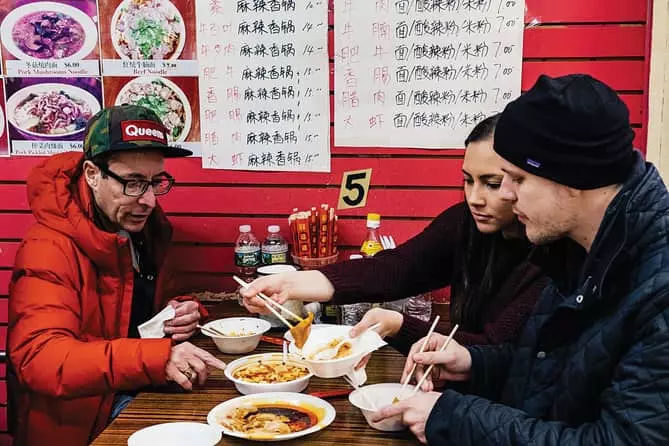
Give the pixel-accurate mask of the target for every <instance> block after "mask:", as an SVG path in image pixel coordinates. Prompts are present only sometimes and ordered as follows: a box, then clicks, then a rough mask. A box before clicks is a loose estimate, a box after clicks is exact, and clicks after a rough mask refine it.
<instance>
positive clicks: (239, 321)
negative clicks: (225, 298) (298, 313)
mask: <svg viewBox="0 0 669 446" xmlns="http://www.w3.org/2000/svg"><path fill="white" fill-rule="evenodd" d="M203 327H204V329H203V330H201V331H202V334H204V335H205V336H209V337H210V338H211V339H212V340H213V341H214V344H216V347H218V349H219V350H220V351H221V352H223V353H227V354H240V353H249V352H252V351H253V350H255V349H256V347H258V344H259V343H260V337H261V336H262V335H263V334H264V333H265V332H266V331H267V330H269V329H270V328H271V325H270V323H269V322H267V321H263V320H262V319H258V318H253V317H229V318H225V319H217V320H214V321H210V322H207V323H206V324H204V326H203ZM215 333H220V334H221V335H220V336H217V335H216V334H215Z"/></svg>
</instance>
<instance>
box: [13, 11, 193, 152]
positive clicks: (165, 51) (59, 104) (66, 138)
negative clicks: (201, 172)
mask: <svg viewBox="0 0 669 446" xmlns="http://www.w3.org/2000/svg"><path fill="white" fill-rule="evenodd" d="M195 24H196V21H195V5H194V3H193V0H172V1H170V0H99V1H97V2H96V0H69V1H31V0H0V41H1V43H2V45H1V48H2V60H3V63H2V64H1V65H2V68H3V70H2V72H3V74H4V75H5V76H6V77H3V85H4V87H5V88H4V91H3V92H2V98H3V99H5V101H6V104H7V105H6V107H4V108H3V110H2V111H3V112H6V113H3V116H2V120H3V121H4V123H5V124H6V125H3V126H2V127H3V129H2V130H3V132H5V138H6V139H7V138H8V139H9V141H8V142H6V143H4V145H5V146H7V145H9V147H10V148H11V153H12V154H13V155H49V154H54V153H59V152H63V151H69V150H82V149H83V136H84V132H85V128H86V124H87V122H88V120H89V119H90V118H91V117H92V116H93V115H94V114H95V113H96V112H97V111H99V110H100V109H101V108H102V107H109V106H112V105H118V104H126V103H130V104H138V105H142V106H145V107H148V108H150V109H152V110H153V111H155V112H156V113H157V114H158V116H160V118H161V119H162V121H163V123H164V124H165V126H166V127H167V128H168V130H169V132H170V134H169V140H170V141H171V142H172V144H174V145H175V146H181V147H186V148H188V149H190V150H192V151H193V152H194V153H195V155H196V156H197V155H199V154H200V153H201V148H200V117H199V108H200V106H199V79H198V72H199V70H198V62H197V58H196V50H197V46H196V30H195V26H196V25H195ZM5 116H6V118H5ZM5 127H6V128H5ZM5 130H6V131H5ZM1 137H2V134H1V133H0V138H1ZM2 144H3V143H2V140H0V154H2V150H3V147H2Z"/></svg>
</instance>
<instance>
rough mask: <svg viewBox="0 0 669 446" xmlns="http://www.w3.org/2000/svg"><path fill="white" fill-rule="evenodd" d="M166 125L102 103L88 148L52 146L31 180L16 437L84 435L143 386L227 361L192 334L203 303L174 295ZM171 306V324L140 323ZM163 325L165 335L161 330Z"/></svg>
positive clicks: (16, 324)
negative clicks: (145, 328) (154, 329)
mask: <svg viewBox="0 0 669 446" xmlns="http://www.w3.org/2000/svg"><path fill="white" fill-rule="evenodd" d="M167 134H168V133H167V129H166V128H165V127H164V126H163V124H162V123H161V121H160V119H159V118H158V116H157V115H156V114H155V113H153V112H152V111H150V110H148V109H146V108H143V107H138V106H130V105H124V106H118V107H112V108H108V109H105V110H102V111H101V112H100V113H98V114H97V115H95V116H94V117H93V118H92V119H91V121H90V122H89V124H88V128H87V130H86V136H85V140H84V154H83V156H82V154H80V153H64V154H60V155H54V156H52V157H50V158H49V159H47V160H46V161H44V162H43V163H42V164H40V165H39V166H37V167H36V168H35V169H34V170H33V172H32V173H31V175H30V177H29V178H28V199H29V202H30V207H31V209H32V212H33V215H34V217H35V220H36V223H35V224H34V225H33V226H32V227H31V228H30V230H29V231H28V234H27V235H26V237H25V239H24V240H23V243H22V244H21V247H20V249H19V251H18V253H17V256H16V264H15V269H14V273H13V276H12V282H11V288H10V298H9V312H10V313H9V334H8V352H9V359H10V367H9V369H10V383H9V384H10V395H11V400H10V403H12V406H13V407H12V408H11V410H12V411H13V414H14V415H15V420H16V421H15V423H14V424H15V425H14V426H12V427H13V428H14V431H15V432H14V433H15V441H16V443H15V444H18V445H42V444H63V445H68V446H75V445H85V444H89V443H90V441H91V440H92V439H93V438H94V437H95V436H96V435H98V434H99V433H100V431H102V429H104V427H105V426H106V425H107V423H108V422H109V420H110V419H111V418H113V416H115V415H117V414H118V412H119V411H120V410H121V409H122V408H123V407H125V405H127V404H128V402H129V401H130V400H131V399H132V397H133V395H134V394H135V393H136V392H137V390H138V389H140V388H142V387H145V386H155V385H164V384H166V383H168V382H170V381H173V382H176V383H177V384H179V385H180V386H181V387H183V388H184V389H187V390H190V389H191V388H192V386H193V383H195V382H199V383H204V381H205V380H206V378H207V375H208V367H214V368H219V369H223V368H224V367H225V364H224V363H223V362H221V361H219V360H218V359H216V358H215V357H213V356H212V355H210V354H209V353H207V352H205V351H203V350H201V349H199V348H197V347H195V346H193V345H192V344H190V343H188V342H183V343H181V344H175V341H184V340H186V339H188V338H189V337H190V336H191V335H192V334H193V333H194V332H195V330H196V325H197V323H198V321H199V320H200V318H201V317H203V316H205V315H206V312H205V310H204V309H203V308H202V307H201V306H200V305H199V304H198V303H197V302H195V301H193V300H189V299H188V298H183V297H182V298H176V299H172V300H168V299H166V298H167V297H168V295H166V292H165V291H166V290H165V281H164V279H165V278H169V277H170V274H169V271H166V267H165V265H164V263H165V257H166V255H165V254H166V251H167V248H168V246H169V243H170V240H171V232H172V231H171V226H170V225H169V223H168V221H167V219H166V218H165V215H164V214H163V212H162V210H161V209H160V207H159V206H158V204H157V202H156V197H157V196H158V195H163V194H166V193H167V192H169V190H170V189H171V187H172V185H173V184H174V179H173V178H172V177H171V176H170V175H169V174H168V173H167V172H166V171H165V168H164V159H165V158H171V157H182V156H187V155H189V154H190V153H191V152H190V151H188V150H185V149H180V148H175V147H170V146H169V145H168V143H167ZM166 305H169V306H171V307H173V308H174V310H175V315H174V317H173V318H172V319H171V320H168V321H167V322H166V323H165V325H164V328H163V330H162V332H164V334H166V335H168V337H166V338H163V337H157V336H155V335H154V336H152V337H153V338H146V336H140V329H138V327H139V326H140V325H141V324H143V323H144V322H146V321H148V320H150V319H151V318H152V316H154V315H155V314H156V312H157V311H160V310H161V309H163V308H164V307H165V306H166ZM162 332H161V327H160V325H158V336H162V334H163V333H162Z"/></svg>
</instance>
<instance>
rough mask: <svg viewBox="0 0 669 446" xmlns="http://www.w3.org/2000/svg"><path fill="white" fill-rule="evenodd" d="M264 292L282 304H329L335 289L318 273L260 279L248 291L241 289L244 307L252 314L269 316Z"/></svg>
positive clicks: (310, 272)
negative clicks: (295, 301)
mask: <svg viewBox="0 0 669 446" xmlns="http://www.w3.org/2000/svg"><path fill="white" fill-rule="evenodd" d="M258 293H263V294H265V295H266V296H267V297H269V298H270V299H272V300H275V301H276V302H278V303H280V304H282V303H284V302H285V301H287V300H289V299H293V300H301V301H303V302H327V301H329V300H330V299H332V296H333V294H334V287H333V286H332V284H331V283H330V281H329V280H328V278H327V277H325V276H324V275H323V274H322V273H320V272H318V271H295V272H290V273H282V274H272V275H270V276H264V277H260V278H258V279H256V280H254V281H253V282H251V283H250V286H249V287H248V288H241V289H240V290H239V294H240V295H241V296H242V297H243V298H244V306H245V307H246V309H247V310H248V311H249V312H251V313H260V314H267V313H269V310H268V309H267V308H266V307H265V303H264V301H263V300H262V299H260V298H259V297H257V296H256V295H257V294H258Z"/></svg>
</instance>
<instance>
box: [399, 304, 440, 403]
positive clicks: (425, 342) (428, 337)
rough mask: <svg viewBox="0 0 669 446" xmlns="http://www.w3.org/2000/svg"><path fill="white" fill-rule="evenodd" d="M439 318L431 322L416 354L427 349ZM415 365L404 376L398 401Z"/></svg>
mask: <svg viewBox="0 0 669 446" xmlns="http://www.w3.org/2000/svg"><path fill="white" fill-rule="evenodd" d="M440 318H441V316H439V315H437V317H435V318H434V321H433V322H432V326H431V327H430V329H429V330H428V332H427V336H425V340H424V341H423V344H422V345H421V347H420V350H419V351H418V353H423V352H424V351H425V347H427V343H428V341H429V340H430V336H432V333H434V329H435V328H436V327H437V324H438V323H439V319H440ZM417 365H418V364H416V363H415V362H414V364H413V367H411V371H410V372H409V374H408V375H407V376H406V378H404V382H403V383H402V388H401V389H400V394H399V395H398V396H397V400H398V401H399V400H401V399H402V395H403V394H404V390H405V389H406V388H407V385H409V381H411V377H412V376H413V373H414V372H415V371H416V366H417Z"/></svg>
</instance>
